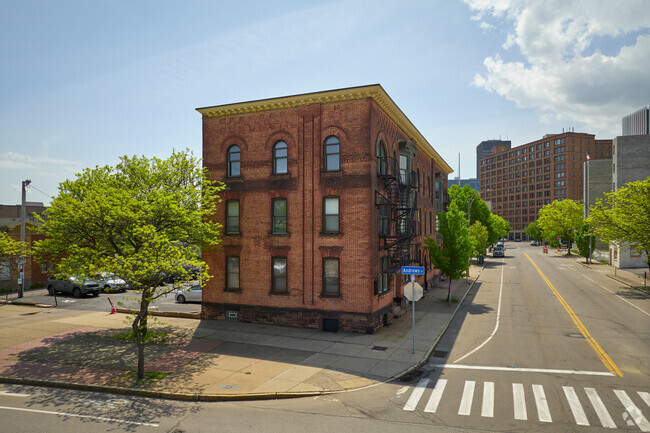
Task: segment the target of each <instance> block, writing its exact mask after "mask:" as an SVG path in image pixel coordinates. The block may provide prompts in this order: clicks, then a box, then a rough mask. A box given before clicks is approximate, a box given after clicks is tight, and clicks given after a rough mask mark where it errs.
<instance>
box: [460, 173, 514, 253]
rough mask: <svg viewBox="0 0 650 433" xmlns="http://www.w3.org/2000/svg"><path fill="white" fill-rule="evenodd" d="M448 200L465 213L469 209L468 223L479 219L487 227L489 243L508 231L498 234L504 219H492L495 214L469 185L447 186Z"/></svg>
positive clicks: (501, 229)
mask: <svg viewBox="0 0 650 433" xmlns="http://www.w3.org/2000/svg"><path fill="white" fill-rule="evenodd" d="M449 201H450V203H456V206H458V209H459V210H461V211H464V212H465V214H466V215H467V212H468V210H469V222H470V224H474V223H475V222H476V221H479V222H480V223H481V224H483V226H484V227H486V228H487V231H488V242H489V244H493V243H495V242H496V241H497V240H499V238H502V237H505V236H506V235H507V234H508V232H509V231H510V229H508V231H507V232H506V233H503V234H500V233H502V232H503V228H504V225H503V224H502V222H503V223H506V221H505V220H503V218H501V220H502V222H501V221H499V220H496V219H494V218H493V216H495V215H494V214H492V212H490V208H489V207H488V206H487V204H486V203H485V202H484V201H483V200H482V199H481V197H480V195H479V193H478V192H477V191H476V190H474V189H472V188H471V187H470V186H469V185H465V186H464V187H462V188H461V187H459V186H458V185H452V186H451V187H450V188H449ZM506 224H507V223H506ZM508 227H509V225H508Z"/></svg>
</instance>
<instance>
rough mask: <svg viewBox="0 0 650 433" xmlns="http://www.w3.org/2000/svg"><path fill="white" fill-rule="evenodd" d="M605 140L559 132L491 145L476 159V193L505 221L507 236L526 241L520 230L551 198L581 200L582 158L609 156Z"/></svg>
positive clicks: (607, 142) (532, 219)
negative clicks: (489, 150) (515, 143)
mask: <svg viewBox="0 0 650 433" xmlns="http://www.w3.org/2000/svg"><path fill="white" fill-rule="evenodd" d="M611 147H612V141H611V140H596V139H595V136H594V135H593V134H585V133H577V132H563V133H561V134H549V135H546V136H544V137H543V138H542V139H540V140H537V141H533V142H531V143H527V144H523V145H521V146H517V147H513V148H511V149H508V148H506V147H505V146H495V147H494V148H493V152H492V154H491V155H490V156H487V157H484V158H481V160H480V161H479V165H480V176H479V180H480V183H481V188H480V192H481V197H482V198H483V200H490V201H491V202H492V213H495V214H497V215H499V216H501V217H503V218H504V219H505V220H506V221H508V222H509V223H510V226H511V227H512V231H511V232H510V234H509V238H510V239H513V240H526V239H527V238H528V237H527V236H526V234H525V233H524V229H525V228H526V226H527V225H528V224H530V223H531V222H533V221H535V220H536V219H537V217H538V216H539V210H540V209H541V208H542V206H544V205H546V204H549V203H551V202H552V201H553V200H564V199H571V200H582V197H583V172H582V163H583V161H585V160H586V159H587V155H589V158H590V159H593V160H598V159H611V152H612V150H611Z"/></svg>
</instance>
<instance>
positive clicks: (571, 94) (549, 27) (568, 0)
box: [465, 0, 650, 135]
mask: <svg viewBox="0 0 650 433" xmlns="http://www.w3.org/2000/svg"><path fill="white" fill-rule="evenodd" d="M465 2H466V3H467V4H468V5H469V7H470V9H471V10H472V12H473V13H475V14H476V15H475V17H476V16H478V17H481V20H485V19H487V18H488V17H491V18H492V19H496V20H500V21H499V22H501V23H502V22H503V19H504V18H505V20H506V22H507V24H508V25H509V26H511V27H512V28H509V29H508V36H507V39H506V41H505V42H504V44H503V48H504V49H505V50H508V49H510V48H514V47H517V48H518V50H519V52H520V54H521V55H522V56H523V60H524V61H516V62H515V61H506V60H503V59H502V56H501V55H499V54H498V53H495V55H493V56H490V57H487V58H486V59H485V61H484V65H485V69H486V70H485V72H484V73H482V74H477V75H476V76H475V77H474V81H473V84H474V85H476V86H477V87H481V88H484V89H486V90H489V91H491V92H495V93H497V94H499V95H500V96H502V97H504V98H506V99H508V100H510V101H513V102H514V103H515V104H517V106H519V107H526V108H538V109H541V110H543V111H544V113H543V117H544V120H546V121H548V120H549V119H553V118H556V119H564V120H571V121H574V122H579V123H583V124H585V126H586V127H587V128H589V130H590V131H593V132H596V131H599V132H600V133H604V134H608V135H618V134H620V119H621V117H623V116H625V115H627V114H629V113H631V112H632V111H635V110H637V109H638V108H640V107H642V106H644V105H647V104H648V102H650V86H648V84H647V75H648V72H647V60H641V59H650V7H648V2H647V0H629V1H626V2H625V4H624V5H622V4H620V3H618V2H611V1H608V0H600V1H596V0H547V1H544V2H539V1H534V0H494V1H490V0H465ZM475 17H473V18H472V19H476V18H475ZM481 28H483V25H482V24H481ZM605 40H606V41H608V42H609V45H610V46H611V45H616V44H618V46H617V49H616V50H614V51H615V52H613V53H611V54H610V55H605V54H603V47H604V45H602V44H603V41H605ZM608 47H609V46H608ZM506 54H507V53H506Z"/></svg>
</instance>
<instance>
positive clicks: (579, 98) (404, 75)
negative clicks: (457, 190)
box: [0, 0, 650, 204]
mask: <svg viewBox="0 0 650 433" xmlns="http://www.w3.org/2000/svg"><path fill="white" fill-rule="evenodd" d="M0 11H1V13H0V58H1V59H2V62H0V185H1V187H0V203H2V204H16V203H19V202H20V184H21V181H22V180H24V179H31V180H32V186H30V188H29V189H28V195H27V199H28V200H29V201H42V202H45V203H46V204H47V203H49V200H50V197H49V196H54V195H56V194H57V191H58V184H59V182H61V181H63V180H65V179H68V178H74V176H75V174H76V173H78V172H80V171H81V170H83V169H84V168H86V167H94V166H96V165H106V164H115V163H116V162H117V160H118V157H119V156H120V155H125V154H128V155H134V154H137V155H145V156H158V157H166V156H168V155H169V154H170V153H171V151H172V149H184V148H189V149H191V150H193V151H194V153H195V154H196V155H200V154H201V117H200V115H199V113H197V112H196V111H195V108H197V107H205V106H211V105H221V104H228V103H234V102H241V101H248V100H255V99H263V98H272V97H278V96H285V95H293V94H299V93H309V92H315V91H322V90H329V89H337V88H342V87H351V86H359V85H366V84H375V83H379V84H381V85H382V86H383V87H384V89H385V90H386V91H387V92H388V94H389V95H390V96H391V97H392V99H393V100H394V101H395V102H396V103H397V105H398V106H399V107H400V108H401V109H402V111H403V112H404V113H405V114H406V115H407V116H408V117H409V119H410V120H411V121H412V122H413V124H414V125H415V126H416V127H417V128H418V129H419V130H420V132H421V133H422V134H423V135H424V136H425V137H426V139H427V140H428V141H429V143H431V144H432V145H433V147H434V148H435V149H436V150H437V151H438V153H439V154H440V155H441V156H442V157H443V158H444V159H445V160H446V161H447V162H448V163H449V164H450V165H451V166H452V167H453V168H454V170H456V171H457V169H458V154H459V153H460V154H461V167H460V174H461V177H463V178H466V177H474V176H475V166H476V165H475V164H476V160H475V158H476V156H475V155H476V152H475V148H476V145H477V144H478V143H479V142H481V141H482V140H486V139H493V138H502V139H510V140H512V144H513V145H520V144H524V143H527V142H530V141H533V140H537V139H539V138H540V137H542V136H543V135H544V134H547V133H558V132H561V131H562V128H571V127H573V128H575V131H576V132H588V133H592V134H596V137H597V138H613V137H615V136H617V135H620V133H621V117H623V116H625V115H627V114H629V113H631V112H633V111H636V110H637V109H639V108H641V107H643V106H647V105H650V85H649V84H648V71H647V65H648V64H649V63H650V0H626V1H625V2H617V1H612V0H602V1H599V0H545V1H543V2H540V1H533V0H494V1H491V0H464V1H461V0H458V1H455V0H429V1H425V0H419V1H417V0H396V1H385V0H343V1H276V2H269V1H267V0H265V1H246V0H242V1H238V2H232V1H217V0H210V1H208V0H200V1H186V2H178V1H169V0H156V1H148V0H142V1H135V2H134V1H126V0H124V1H122V0H93V1H87V0H77V1H72V0H59V1H56V2H53V1H49V0H40V1H36V0H21V1H19V2H15V1H8V0H0ZM456 175H457V173H454V174H452V175H451V177H454V176H456Z"/></svg>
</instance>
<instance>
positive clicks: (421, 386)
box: [404, 379, 431, 411]
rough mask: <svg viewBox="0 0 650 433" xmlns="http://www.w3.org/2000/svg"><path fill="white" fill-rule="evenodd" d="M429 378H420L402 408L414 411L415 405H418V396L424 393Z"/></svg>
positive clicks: (420, 396)
mask: <svg viewBox="0 0 650 433" xmlns="http://www.w3.org/2000/svg"><path fill="white" fill-rule="evenodd" d="M429 380H431V379H421V380H420V381H419V382H418V384H417V386H416V387H415V389H414V390H413V392H412V393H411V396H410V397H409V399H408V401H407V402H406V404H405V405H404V410H408V411H414V410H415V407H416V406H417V405H418V401H420V398H422V394H424V390H425V389H427V384H428V383H429Z"/></svg>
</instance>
